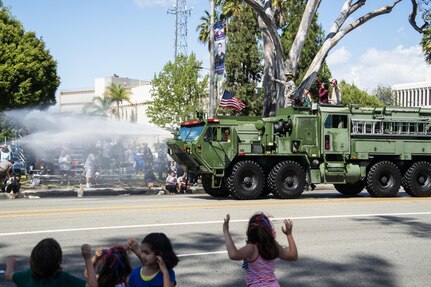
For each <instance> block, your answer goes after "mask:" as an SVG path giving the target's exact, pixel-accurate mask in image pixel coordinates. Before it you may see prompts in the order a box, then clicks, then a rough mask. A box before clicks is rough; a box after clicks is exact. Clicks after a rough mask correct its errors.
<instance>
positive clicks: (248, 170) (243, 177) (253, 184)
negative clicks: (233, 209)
mask: <svg viewBox="0 0 431 287" xmlns="http://www.w3.org/2000/svg"><path fill="white" fill-rule="evenodd" d="M226 186H227V189H228V190H229V191H230V195H231V196H232V197H234V198H236V199H255V198H258V197H259V196H260V195H261V193H262V190H263V188H264V186H265V174H264V172H263V169H262V167H261V166H260V165H259V164H258V163H257V162H255V161H252V160H244V161H239V162H237V163H236V164H235V165H234V166H233V168H232V172H231V173H230V175H229V177H228V178H227V181H226Z"/></svg>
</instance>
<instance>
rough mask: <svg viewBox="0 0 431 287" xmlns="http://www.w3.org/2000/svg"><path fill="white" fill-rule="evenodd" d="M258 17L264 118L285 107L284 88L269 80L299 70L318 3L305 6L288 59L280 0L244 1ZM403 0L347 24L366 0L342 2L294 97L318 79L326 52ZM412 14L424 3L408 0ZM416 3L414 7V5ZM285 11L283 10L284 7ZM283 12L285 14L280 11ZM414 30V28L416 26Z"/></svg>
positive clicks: (393, 2) (365, 14)
mask: <svg viewBox="0 0 431 287" xmlns="http://www.w3.org/2000/svg"><path fill="white" fill-rule="evenodd" d="M244 1H245V2H246V3H247V4H248V5H250V7H252V8H253V10H254V11H255V12H256V13H257V15H258V23H259V27H260V30H261V33H262V39H263V45H264V81H263V86H264V91H265V96H264V112H263V114H264V116H267V115H270V114H273V113H275V110H276V109H277V108H278V107H282V106H283V105H284V87H283V86H282V85H276V84H275V82H274V81H272V78H278V79H281V78H282V75H283V74H284V72H285V71H288V72H292V73H295V72H296V71H297V68H298V63H299V59H300V58H301V52H302V50H303V47H304V44H305V40H306V39H307V35H308V32H309V31H310V26H311V24H312V23H313V18H314V16H315V15H316V13H317V9H318V7H319V4H320V1H321V0H308V1H307V3H306V6H305V10H304V13H303V14H302V18H301V22H300V25H299V28H298V30H297V33H296V35H295V39H294V41H293V43H292V45H291V47H290V50H289V52H288V53H286V54H287V55H288V56H287V58H286V59H285V60H283V58H282V57H283V55H285V54H284V49H283V45H282V43H281V40H280V37H279V35H278V33H277V29H278V25H277V24H278V19H279V17H278V16H277V14H278V13H280V10H277V9H278V8H277V5H273V4H274V3H275V2H280V1H279V0H278V1H276V0H244ZM401 1H403V0H394V1H392V2H391V1H389V4H387V5H384V6H382V7H380V8H378V9H375V10H372V11H369V12H366V13H364V14H363V15H362V16H360V17H358V18H357V19H356V20H353V21H352V22H350V23H346V21H347V20H348V19H351V17H350V16H352V14H353V13H354V12H357V11H358V10H359V9H360V8H363V7H365V4H366V2H367V1H366V0H357V1H352V0H345V1H344V4H343V5H342V8H341V11H340V14H339V16H338V18H337V19H336V20H335V22H334V23H333V25H332V27H331V29H330V31H329V33H328V34H327V35H326V37H325V40H324V42H323V44H322V47H321V48H320V49H319V51H318V53H317V54H316V55H315V57H314V59H313V61H312V63H311V64H310V66H309V67H308V70H307V72H306V73H305V75H304V77H303V79H302V80H301V85H300V86H299V88H298V89H297V91H296V93H295V95H294V96H298V95H299V94H301V93H302V92H303V89H304V88H305V87H310V86H311V85H312V83H313V82H314V81H315V79H316V77H317V73H318V72H319V70H320V69H321V67H322V65H323V62H324V60H325V58H326V56H327V55H328V53H329V51H330V50H331V49H332V48H333V47H335V46H336V45H337V44H338V42H339V41H340V40H341V39H342V38H343V37H344V36H346V35H347V34H349V33H350V32H352V31H353V30H355V29H357V28H358V27H360V26H361V25H363V24H365V23H366V22H368V21H369V20H371V19H373V18H375V17H378V16H380V15H383V14H387V13H390V12H391V11H392V9H393V8H394V7H395V6H396V5H397V4H398V3H400V2H401ZM411 2H412V11H413V12H415V11H416V10H415V7H416V8H417V3H418V2H423V3H425V4H427V2H428V1H425V0H422V1H420V0H417V1H415V0H411ZM415 4H416V6H415ZM283 9H284V8H283ZM281 12H286V11H281ZM415 17H416V14H414V13H412V14H410V16H409V20H410V23H411V24H412V26H413V27H415V25H414V24H416V22H414V19H415ZM416 27H417V25H416ZM274 99H276V106H271V105H269V104H268V103H271V102H273V100H274Z"/></svg>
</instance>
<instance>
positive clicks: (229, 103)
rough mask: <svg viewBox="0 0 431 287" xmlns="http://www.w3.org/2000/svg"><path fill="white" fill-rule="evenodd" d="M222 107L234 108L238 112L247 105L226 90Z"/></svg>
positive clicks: (221, 101) (221, 103)
mask: <svg viewBox="0 0 431 287" xmlns="http://www.w3.org/2000/svg"><path fill="white" fill-rule="evenodd" d="M220 107H222V108H232V109H234V110H236V111H241V110H242V109H244V108H245V104H244V103H243V102H241V101H240V100H239V99H238V98H236V97H235V95H234V94H232V93H231V92H229V91H227V90H224V92H223V97H221V100H220Z"/></svg>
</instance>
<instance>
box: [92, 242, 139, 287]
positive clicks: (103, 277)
mask: <svg viewBox="0 0 431 287" xmlns="http://www.w3.org/2000/svg"><path fill="white" fill-rule="evenodd" d="M92 262H93V265H94V266H95V269H96V272H97V282H98V284H99V286H98V287H127V286H128V285H127V281H128V280H129V275H130V272H131V271H132V267H131V265H130V260H129V255H128V254H127V249H126V248H125V247H123V246H121V245H116V246H114V247H111V248H109V249H97V250H96V252H95V255H94V256H93V258H92Z"/></svg>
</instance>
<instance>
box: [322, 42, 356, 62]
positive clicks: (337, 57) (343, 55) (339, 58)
mask: <svg viewBox="0 0 431 287" xmlns="http://www.w3.org/2000/svg"><path fill="white" fill-rule="evenodd" d="M351 55H352V54H351V53H350V52H349V51H348V50H347V49H346V47H344V46H343V47H341V48H339V49H337V50H334V52H332V53H331V54H330V55H329V56H328V57H327V58H326V63H327V64H328V65H338V64H343V63H346V62H347V61H348V60H349V59H350V57H351Z"/></svg>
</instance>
